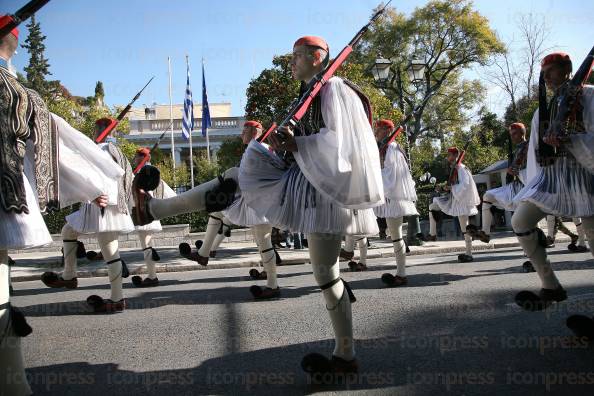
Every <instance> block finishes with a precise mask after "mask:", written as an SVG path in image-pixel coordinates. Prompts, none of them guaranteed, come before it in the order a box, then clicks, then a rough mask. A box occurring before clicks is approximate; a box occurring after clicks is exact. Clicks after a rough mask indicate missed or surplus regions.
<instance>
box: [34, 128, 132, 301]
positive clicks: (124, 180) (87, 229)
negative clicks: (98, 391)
mask: <svg viewBox="0 0 594 396" xmlns="http://www.w3.org/2000/svg"><path fill="white" fill-rule="evenodd" d="M113 121H114V120H112V119H110V118H101V119H98V120H97V121H96V122H95V139H97V137H98V136H99V135H100V134H101V132H102V131H103V130H104V129H105V128H106V127H107V126H108V125H110V124H111V123H112V122H113ZM98 146H99V147H100V149H101V150H103V151H104V152H105V153H106V154H108V158H109V160H110V161H111V162H112V163H113V164H115V165H116V166H118V167H119V168H120V169H121V172H122V174H121V177H120V178H119V181H118V183H117V184H116V185H114V188H113V189H112V190H110V191H109V192H108V194H107V195H108V196H109V201H108V204H107V206H106V207H105V208H102V209H99V208H98V207H97V206H96V205H93V204H90V203H84V204H82V205H81V207H80V209H79V210H78V211H76V212H74V213H72V214H70V215H68V216H66V224H65V225H64V227H63V228H62V241H63V252H64V271H63V272H62V274H61V275H59V274H57V273H55V272H45V273H44V274H43V275H42V276H41V280H42V282H43V283H44V284H45V285H46V286H48V287H51V288H62V287H65V288H67V289H75V288H77V287H78V279H77V277H76V265H77V256H76V250H77V246H78V244H77V238H78V237H79V235H85V234H91V235H95V236H96V238H97V243H98V244H99V247H100V249H101V254H102V255H103V259H104V260H105V262H106V263H107V274H108V277H109V284H110V288H111V295H110V298H109V299H104V298H102V297H99V296H97V295H92V296H89V297H88V298H87V303H88V304H89V305H91V306H92V307H93V309H94V310H95V312H113V311H122V310H124V309H125V308H126V300H125V299H124V295H123V290H122V278H126V277H128V275H129V274H128V270H127V268H126V265H125V264H124V262H123V261H122V259H121V258H120V251H119V243H118V236H119V235H120V234H128V233H130V232H132V231H134V224H133V223H132V218H131V217H130V203H131V197H132V195H131V194H132V180H133V174H132V167H131V166H130V163H129V162H128V160H127V159H126V156H125V155H124V154H123V153H122V151H121V150H120V149H119V148H118V147H117V146H116V145H115V144H113V143H112V142H108V143H99V144H98Z"/></svg>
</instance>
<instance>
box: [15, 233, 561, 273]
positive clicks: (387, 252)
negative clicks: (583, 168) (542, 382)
mask: <svg viewBox="0 0 594 396" xmlns="http://www.w3.org/2000/svg"><path fill="white" fill-rule="evenodd" d="M565 242H571V239H570V238H568V237H563V238H558V239H556V240H555V243H556V244H558V243H565ZM479 243H480V242H479ZM519 246H520V243H519V242H501V243H497V242H489V243H481V244H480V245H476V246H473V247H472V251H473V252H474V251H476V252H480V251H488V250H495V249H504V248H512V247H519ZM377 250H378V251H377V252H373V253H371V252H370V253H368V254H367V258H368V259H377V258H389V257H394V251H393V250H392V249H391V248H380V249H377ZM465 251H466V248H465V247H464V246H450V247H437V246H436V247H430V246H428V247H425V248H420V247H416V246H413V247H412V248H411V251H410V253H408V254H407V256H423V255H429V254H438V253H457V252H465ZM354 257H358V255H355V256H354ZM309 262H310V260H309V255H306V256H305V257H300V258H291V259H283V263H282V264H281V265H280V266H281V267H282V266H286V265H300V264H309ZM248 267H260V260H242V261H234V262H228V263H218V264H217V263H213V264H208V266H203V265H200V264H198V263H192V264H174V265H167V264H161V265H157V267H156V270H157V273H166V272H186V271H208V270H216V269H230V268H248ZM128 268H129V270H130V275H140V274H145V273H146V271H145V268H144V264H138V265H134V266H129V267H128ZM106 276H107V268H100V269H95V270H92V271H88V270H87V271H85V270H78V271H77V277H78V278H94V277H106ZM39 277H40V274H31V275H15V276H12V277H11V281H12V282H29V281H36V280H39Z"/></svg>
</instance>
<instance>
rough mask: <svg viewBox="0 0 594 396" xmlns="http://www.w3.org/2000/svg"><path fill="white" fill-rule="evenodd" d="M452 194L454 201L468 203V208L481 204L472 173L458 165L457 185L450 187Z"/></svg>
mask: <svg viewBox="0 0 594 396" xmlns="http://www.w3.org/2000/svg"><path fill="white" fill-rule="evenodd" d="M452 194H453V196H454V199H455V200H456V201H458V202H465V203H468V205H469V206H473V205H478V204H479V203H480V202H481V200H480V197H479V195H478V190H477V189H476V184H475V182H474V180H473V179H472V173H471V172H470V170H469V169H468V168H467V167H466V166H464V165H458V183H456V184H454V185H452Z"/></svg>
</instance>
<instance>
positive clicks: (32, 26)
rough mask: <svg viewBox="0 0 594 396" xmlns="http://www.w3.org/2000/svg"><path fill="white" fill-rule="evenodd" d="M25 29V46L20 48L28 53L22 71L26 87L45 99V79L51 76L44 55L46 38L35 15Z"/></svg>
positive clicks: (46, 84) (46, 86)
mask: <svg viewBox="0 0 594 396" xmlns="http://www.w3.org/2000/svg"><path fill="white" fill-rule="evenodd" d="M27 28H28V29H29V35H28V37H27V38H26V39H25V44H21V47H23V48H25V49H27V52H28V53H29V64H28V65H27V66H26V67H25V69H24V70H25V72H26V73H27V86H28V87H29V88H32V89H34V90H35V91H37V92H38V93H39V94H40V95H41V96H43V97H46V96H47V95H48V93H49V91H48V83H47V82H46V80H45V77H46V76H47V75H51V73H50V71H49V66H50V65H49V62H48V60H47V59H46V58H45V54H44V51H45V44H44V43H43V42H44V40H45V39H46V36H44V35H43V34H42V33H41V28H40V26H39V23H38V22H36V21H35V15H33V16H32V17H31V20H30V21H29V24H28V25H27Z"/></svg>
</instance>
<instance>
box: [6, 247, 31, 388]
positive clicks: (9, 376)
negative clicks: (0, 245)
mask: <svg viewBox="0 0 594 396" xmlns="http://www.w3.org/2000/svg"><path fill="white" fill-rule="evenodd" d="M9 284H10V268H9V267H8V251H6V250H0V395H11V396H12V395H15V396H16V395H18V396H21V395H30V394H31V388H30V387H29V383H28V382H27V377H26V376H25V365H24V360H23V352H22V351H21V337H18V336H16V335H15V334H14V331H13V329H12V325H10V324H9V312H10V311H9V309H8V304H9V301H10V294H9V289H10V287H9Z"/></svg>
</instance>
